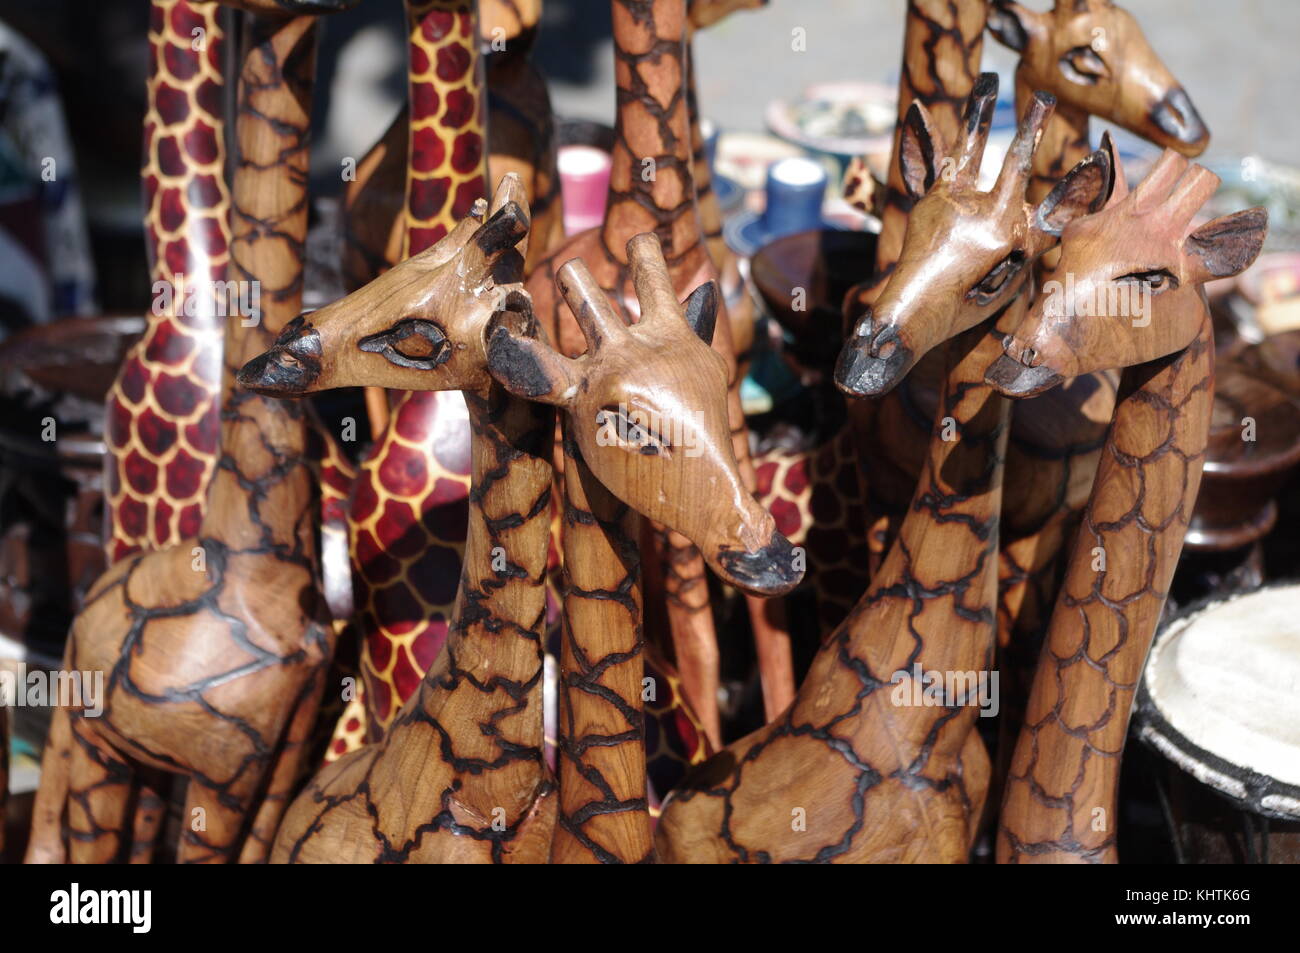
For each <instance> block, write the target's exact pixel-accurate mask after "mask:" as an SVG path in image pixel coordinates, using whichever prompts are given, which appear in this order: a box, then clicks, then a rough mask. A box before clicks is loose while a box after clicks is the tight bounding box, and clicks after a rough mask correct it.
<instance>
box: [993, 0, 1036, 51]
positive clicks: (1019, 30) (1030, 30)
mask: <svg viewBox="0 0 1300 953" xmlns="http://www.w3.org/2000/svg"><path fill="white" fill-rule="evenodd" d="M1041 17H1042V14H1040V13H1037V12H1035V11H1033V10H1028V9H1026V8H1025V7H1022V6H1021V5H1020V4H1018V3H1015V2H1013V0H993V5H992V6H991V7H989V18H988V28H989V32H990V33H992V34H993V35H994V36H995V37H996V38H997V40H998V42H999V43H1001V44H1002V45H1003V46H1005V47H1008V48H1009V49H1012V50H1015V51H1016V52H1017V53H1023V52H1024V51H1025V47H1027V46H1028V45H1029V38H1030V37H1031V36H1032V35H1033V34H1035V33H1037V32H1039V31H1040V30H1041V29H1042V22H1041Z"/></svg>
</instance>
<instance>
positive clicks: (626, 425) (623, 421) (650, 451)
mask: <svg viewBox="0 0 1300 953" xmlns="http://www.w3.org/2000/svg"><path fill="white" fill-rule="evenodd" d="M596 426H597V427H598V428H599V429H598V430H597V431H596V443H597V444H598V445H600V446H602V447H608V446H617V447H622V448H623V449H624V450H627V451H629V452H630V453H639V454H641V455H642V456H643V457H656V456H668V455H669V450H670V448H671V444H669V443H668V441H667V440H665V439H664V438H663V437H661V436H659V434H658V432H657V431H656V430H655V429H654V427H653V425H652V424H650V423H649V422H648V421H647V419H646V415H645V414H643V413H640V412H637V411H633V412H632V414H630V415H629V414H627V413H625V412H624V410H623V408H621V407H603V408H601V409H600V410H598V411H596Z"/></svg>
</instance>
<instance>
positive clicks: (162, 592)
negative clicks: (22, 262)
mask: <svg viewBox="0 0 1300 953" xmlns="http://www.w3.org/2000/svg"><path fill="white" fill-rule="evenodd" d="M313 23H314V20H313V19H312V18H309V17H299V18H288V19H286V18H283V17H277V18H274V19H272V18H263V17H258V16H250V17H248V18H247V19H246V21H245V35H244V38H243V44H242V49H244V50H245V55H244V59H243V69H242V72H241V75H240V82H239V97H240V111H239V118H238V125H237V131H238V141H239V146H240V150H239V155H238V165H237V168H236V173H235V178H234V189H233V193H234V194H233V207H234V209H235V211H236V213H237V214H236V215H235V216H234V222H235V228H234V233H233V236H232V242H231V260H232V263H233V268H232V274H233V275H234V276H235V277H236V278H237V279H239V280H245V281H256V282H259V284H260V289H261V301H262V308H261V314H260V318H261V320H260V322H259V323H258V324H256V325H255V326H253V327H247V328H246V327H244V326H243V324H244V322H243V321H241V320H239V319H237V318H235V319H231V320H230V321H228V322H227V325H226V345H225V358H224V360H225V365H226V368H225V369H226V374H225V378H224V380H223V386H222V394H223V400H222V413H221V416H222V441H221V455H220V458H219V462H218V465H217V468H216V471H215V474H214V477H213V480H212V483H211V485H210V488H209V495H208V499H207V504H208V505H207V512H206V515H205V517H204V519H203V522H202V524H201V526H200V530H199V533H198V536H197V537H196V538H192V539H188V540H184V541H182V542H181V543H179V544H177V545H176V546H173V547H170V548H167V549H164V550H159V551H156V552H152V553H147V554H137V555H135V556H132V557H130V558H128V559H126V560H124V561H121V562H119V563H117V564H116V565H115V566H113V567H112V568H111V569H110V570H109V571H108V572H107V573H106V574H105V575H104V576H102V577H101V578H100V580H99V581H98V582H97V583H96V584H95V586H94V587H93V588H92V590H91V591H90V593H89V594H88V597H87V602H86V606H85V608H84V609H83V610H82V612H81V613H80V614H79V615H78V617H77V619H76V620H75V621H74V624H73V629H72V633H71V636H70V638H69V644H68V649H67V653H66V655H65V659H64V664H65V667H67V668H69V669H72V670H90V671H102V672H104V673H105V682H106V684H105V702H104V711H103V713H102V715H101V716H100V717H98V718H92V717H89V716H88V715H87V714H86V713H85V712H84V711H82V710H79V709H74V710H72V711H71V721H72V726H71V731H72V739H73V743H72V751H71V755H70V758H69V764H68V768H67V771H66V772H65V773H62V774H60V773H55V774H54V775H52V776H51V777H50V778H49V779H48V782H49V783H48V784H47V783H46V781H47V779H46V778H42V787H41V789H40V791H39V792H38V798H37V800H38V804H37V811H36V818H37V824H40V823H41V818H42V817H50V816H53V817H55V818H59V817H61V816H66V825H67V829H68V832H69V835H68V839H69V844H68V848H67V853H68V856H69V858H70V859H71V860H73V861H74V862H95V861H98V862H103V861H108V860H113V859H115V858H118V857H120V856H122V855H123V854H124V853H125V852H126V850H127V848H128V847H129V846H130V841H131V831H130V829H129V827H130V823H131V821H130V818H129V811H130V809H131V803H130V801H131V796H130V792H131V783H132V776H133V774H134V773H135V771H136V770H137V769H139V768H150V769H154V770H157V771H164V772H170V773H175V774H180V775H182V776H183V777H185V778H186V779H187V780H188V782H189V784H188V792H187V801H186V812H185V818H186V822H187V825H188V829H186V830H185V831H184V833H183V834H182V838H181V842H180V845H179V849H178V856H179V859H181V860H183V861H214V860H215V861H228V860H234V859H236V858H239V859H242V860H258V859H262V858H264V857H265V856H266V853H267V851H268V850H269V846H270V844H269V842H270V837H271V835H272V834H273V832H274V830H275V827H276V825H277V822H278V819H279V816H280V814H281V812H282V811H283V809H284V799H285V797H286V796H287V793H288V790H289V787H290V785H291V784H292V783H293V781H294V778H295V774H296V771H297V767H298V762H299V755H300V749H301V746H302V744H303V742H304V740H305V738H306V736H307V733H308V731H309V730H310V727H311V724H312V720H313V718H314V715H315V710H316V705H317V700H318V699H319V696H320V693H321V691H322V690H323V683H322V679H323V675H324V671H325V667H326V665H327V664H328V661H329V657H330V653H331V651H332V647H333V646H332V638H331V636H330V633H329V630H328V628H327V627H325V626H323V625H322V623H321V619H322V618H323V617H324V607H323V606H322V605H321V600H320V598H319V595H318V591H317V584H316V566H315V562H316V559H315V546H316V543H315V514H316V510H315V508H314V505H313V502H314V501H313V492H312V491H313V486H314V482H315V481H314V479H313V475H312V473H311V469H310V466H309V463H308V462H307V461H306V460H305V459H304V448H305V446H306V434H305V423H304V417H303V414H302V412H301V409H300V408H297V407H296V406H295V405H285V404H282V403H281V402H279V401H273V400H264V399H261V398H255V397H253V396H252V395H250V394H247V393H243V392H240V391H236V390H234V389H233V388H232V384H233V375H234V371H235V370H236V369H237V368H238V366H239V364H241V363H242V362H243V360H244V359H245V358H246V357H247V356H248V355H249V354H251V353H256V352H257V351H259V350H261V349H262V347H263V346H264V345H263V344H262V343H260V342H262V341H264V340H270V339H273V337H274V335H275V334H276V333H277V332H278V330H279V328H280V326H281V325H283V324H284V323H285V322H286V320H287V319H288V317H289V316H290V315H291V314H294V313H296V312H297V311H298V310H299V302H300V300H301V293H302V246H303V242H304V240H305V237H306V229H307V204H306V195H305V183H306V178H307V159H308V149H307V121H308V114H309V112H310V102H311V94H310V91H311V73H312V69H313V66H314V49H315V43H314V41H315V31H314V27H313ZM55 830H56V832H57V830H58V827H57V825H56V826H55ZM37 833H38V831H37V830H36V829H34V832H33V834H34V836H33V845H32V848H31V851H29V858H30V859H38V860H39V859H43V860H59V859H61V858H62V851H61V849H60V848H58V847H52V846H51V845H49V844H48V843H40V842H38V841H37V838H36V834H37Z"/></svg>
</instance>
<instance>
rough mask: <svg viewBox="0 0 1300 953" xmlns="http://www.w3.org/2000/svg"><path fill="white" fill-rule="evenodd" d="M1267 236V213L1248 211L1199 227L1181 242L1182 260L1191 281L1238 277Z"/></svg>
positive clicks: (1249, 209) (1255, 209)
mask: <svg viewBox="0 0 1300 953" xmlns="http://www.w3.org/2000/svg"><path fill="white" fill-rule="evenodd" d="M1267 234H1268V212H1266V211H1264V210H1263V209H1262V208H1248V209H1246V210H1244V211H1241V212H1233V213H1232V214H1231V215H1223V216H1220V217H1219V218H1216V219H1215V220H1214V221H1212V222H1207V223H1206V224H1205V225H1202V226H1201V227H1200V228H1198V229H1197V230H1196V231H1194V232H1192V234H1190V235H1188V236H1187V238H1186V239H1184V241H1183V258H1184V261H1185V263H1186V266H1187V268H1188V270H1189V271H1190V272H1191V275H1190V278H1191V280H1192V281H1196V282H1202V281H1210V280H1211V279H1214V278H1228V277H1231V276H1232V275H1236V274H1240V273H1241V272H1243V271H1245V270H1246V269H1247V268H1249V267H1250V264H1251V262H1253V261H1254V260H1255V256H1256V255H1258V254H1259V250H1260V248H1261V247H1263V245H1264V237H1265V236H1266V235H1267Z"/></svg>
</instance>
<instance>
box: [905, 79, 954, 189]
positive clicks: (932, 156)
mask: <svg viewBox="0 0 1300 953" xmlns="http://www.w3.org/2000/svg"><path fill="white" fill-rule="evenodd" d="M943 145H944V144H943V137H942V136H940V135H939V132H938V130H937V129H935V127H934V123H933V122H931V121H930V113H929V111H928V110H926V108H925V107H924V106H922V105H921V104H920V103H919V102H914V103H912V105H911V106H909V107H908V109H907V115H906V116H904V117H903V128H902V130H901V131H900V132H899V139H898V171H899V172H900V173H902V176H903V187H904V188H905V189H906V190H907V194H908V196H909V197H911V199H912V201H913V202H915V201H916V200H917V199H919V198H920V197H921V196H922V195H924V194H925V193H926V192H928V191H929V189H930V186H932V185H934V180H935V179H937V178H938V177H939V163H940V161H941V157H942V156H943Z"/></svg>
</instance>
